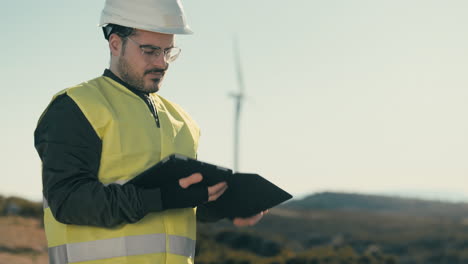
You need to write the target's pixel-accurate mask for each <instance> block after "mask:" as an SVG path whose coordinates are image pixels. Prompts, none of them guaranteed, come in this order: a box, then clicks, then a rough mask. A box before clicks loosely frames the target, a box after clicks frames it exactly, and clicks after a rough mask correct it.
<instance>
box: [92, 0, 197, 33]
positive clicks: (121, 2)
mask: <svg viewBox="0 0 468 264" xmlns="http://www.w3.org/2000/svg"><path fill="white" fill-rule="evenodd" d="M107 24H117V25H121V26H125V27H130V28H137V29H143V30H147V31H153V32H159V33H165V34H192V33H193V32H192V30H191V29H190V28H189V26H188V25H187V23H186V21H185V15H184V9H183V7H182V4H181V3H180V0H132V1H130V0H106V3H105V4H104V9H103V10H102V13H101V21H100V22H99V26H100V27H103V26H105V25H107Z"/></svg>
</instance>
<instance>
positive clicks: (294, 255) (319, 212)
mask: <svg viewBox="0 0 468 264" xmlns="http://www.w3.org/2000/svg"><path fill="white" fill-rule="evenodd" d="M0 213H1V214H0V264H23V263H24V264H43V263H44V264H46V263H47V262H48V261H47V248H46V242H45V236H44V231H43V224H42V220H41V219H42V209H41V205H40V204H39V203H32V202H29V201H26V200H23V199H20V198H14V197H13V198H3V197H1V196H0ZM198 226H199V232H198V241H197V252H196V263H197V264H396V263H398V264H468V206H467V205H466V204H448V203H441V202H434V203H432V202H426V201H418V200H405V199H399V198H397V199H393V198H389V197H376V196H362V195H350V194H333V193H324V194H323V193H322V194H316V195H313V196H310V197H307V198H305V199H304V200H302V201H295V202H294V203H290V204H286V205H285V206H282V207H280V208H275V209H273V210H271V212H270V214H268V215H267V216H266V217H265V218H264V219H263V220H262V221H261V222H260V223H259V224H258V225H256V226H255V227H250V228H235V227H233V226H232V224H231V223H230V222H229V221H227V220H223V221H221V222H218V223H215V224H199V225H198Z"/></svg>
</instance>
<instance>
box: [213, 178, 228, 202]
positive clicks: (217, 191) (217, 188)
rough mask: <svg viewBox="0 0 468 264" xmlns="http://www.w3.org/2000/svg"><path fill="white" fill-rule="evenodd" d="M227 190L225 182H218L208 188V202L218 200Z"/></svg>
mask: <svg viewBox="0 0 468 264" xmlns="http://www.w3.org/2000/svg"><path fill="white" fill-rule="evenodd" d="M227 188H228V186H227V183H226V182H220V183H217V184H215V185H213V186H210V187H208V201H209V202H211V201H214V200H216V199H218V198H219V197H220V196H221V195H222V194H223V193H224V192H225V191H226V189H227Z"/></svg>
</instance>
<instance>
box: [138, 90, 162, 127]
mask: <svg viewBox="0 0 468 264" xmlns="http://www.w3.org/2000/svg"><path fill="white" fill-rule="evenodd" d="M139 95H140V94H139ZM140 97H141V99H143V101H145V103H146V105H147V106H148V108H149V110H150V112H151V114H152V115H153V117H154V121H155V122H156V126H157V127H158V128H161V124H160V123H159V116H158V110H156V106H155V105H154V102H153V100H152V99H151V97H150V96H149V95H147V94H141V95H140Z"/></svg>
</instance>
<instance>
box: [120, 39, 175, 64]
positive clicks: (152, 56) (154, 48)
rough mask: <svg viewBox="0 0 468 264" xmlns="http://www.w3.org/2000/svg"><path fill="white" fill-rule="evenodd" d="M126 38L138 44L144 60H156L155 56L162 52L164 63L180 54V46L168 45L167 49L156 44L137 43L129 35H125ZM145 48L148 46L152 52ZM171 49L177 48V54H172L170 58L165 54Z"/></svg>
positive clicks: (157, 56) (173, 59) (169, 61)
mask: <svg viewBox="0 0 468 264" xmlns="http://www.w3.org/2000/svg"><path fill="white" fill-rule="evenodd" d="M126 39H129V40H131V41H132V42H133V43H135V44H136V45H138V47H139V48H140V50H141V55H142V56H143V57H144V58H145V59H146V60H149V61H148V62H153V61H154V60H156V59H157V58H159V56H161V54H162V53H164V60H165V62H166V63H171V62H173V61H175V60H176V59H177V58H178V57H179V55H180V52H181V51H182V49H181V48H179V47H170V48H167V49H164V50H163V49H162V48H161V47H158V46H153V45H150V44H141V43H138V42H137V41H135V40H133V39H131V38H130V37H126ZM147 48H150V49H151V52H152V54H150V53H148V51H147V50H145V49H147ZM172 50H177V51H178V52H177V54H176V55H174V56H173V58H172V59H170V58H167V56H168V55H169V54H170V51H172Z"/></svg>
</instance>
